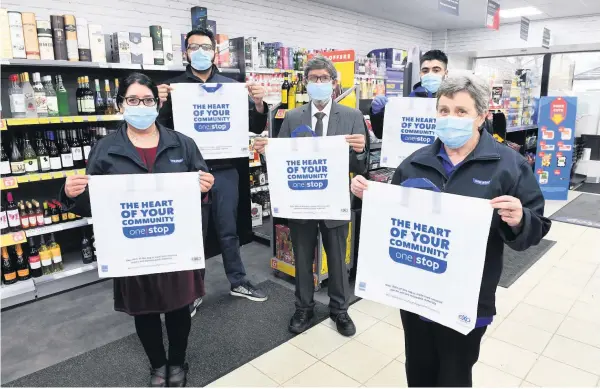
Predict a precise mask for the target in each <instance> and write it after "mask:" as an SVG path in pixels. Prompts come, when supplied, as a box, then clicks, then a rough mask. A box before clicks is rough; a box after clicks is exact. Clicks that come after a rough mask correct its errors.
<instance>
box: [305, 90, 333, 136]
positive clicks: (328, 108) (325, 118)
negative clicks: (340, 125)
mask: <svg viewBox="0 0 600 389" xmlns="http://www.w3.org/2000/svg"><path fill="white" fill-rule="evenodd" d="M317 112H323V113H324V114H325V116H323V136H327V127H329V116H330V114H331V99H329V102H328V103H327V105H326V106H325V108H323V110H322V111H319V109H318V108H317V107H316V106H315V103H313V102H311V103H310V116H311V123H312V129H313V131H315V129H316V128H317V117H316V116H315V114H316V113H317Z"/></svg>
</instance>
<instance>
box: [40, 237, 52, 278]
mask: <svg viewBox="0 0 600 389" xmlns="http://www.w3.org/2000/svg"><path fill="white" fill-rule="evenodd" d="M38 252H39V253H40V262H42V274H44V275H46V274H51V273H52V272H53V271H54V265H53V264H52V252H51V251H50V249H49V248H48V246H46V240H45V239H44V235H40V246H39V247H38Z"/></svg>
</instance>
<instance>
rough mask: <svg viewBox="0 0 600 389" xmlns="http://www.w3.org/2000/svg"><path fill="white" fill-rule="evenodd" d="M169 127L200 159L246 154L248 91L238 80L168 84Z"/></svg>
mask: <svg viewBox="0 0 600 389" xmlns="http://www.w3.org/2000/svg"><path fill="white" fill-rule="evenodd" d="M171 86H172V87H173V91H172V92H171V99H172V103H173V127H175V128H174V130H175V131H178V132H181V133H182V134H185V135H187V136H189V137H190V138H192V139H193V140H194V141H195V142H196V144H197V145H198V148H199V149H200V151H201V152H202V156H203V157H204V159H224V158H240V157H247V156H248V115H249V114H248V91H247V90H246V86H245V85H244V84H241V83H231V84H195V83H191V84H172V85H171Z"/></svg>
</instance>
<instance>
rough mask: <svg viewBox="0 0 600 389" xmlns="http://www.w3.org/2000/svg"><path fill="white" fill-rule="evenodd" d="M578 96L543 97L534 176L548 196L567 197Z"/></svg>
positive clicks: (550, 197)
mask: <svg viewBox="0 0 600 389" xmlns="http://www.w3.org/2000/svg"><path fill="white" fill-rule="evenodd" d="M576 111H577V97H551V96H545V97H542V98H541V99H540V111H539V112H540V113H539V118H538V125H539V130H538V146H537V155H536V159H535V176H536V178H537V180H538V182H539V184H540V188H541V189H542V193H543V194H544V198H545V199H546V200H566V199H567V194H568V192H569V185H570V181H571V167H572V165H573V142H574V138H575V119H576V114H577V112H576Z"/></svg>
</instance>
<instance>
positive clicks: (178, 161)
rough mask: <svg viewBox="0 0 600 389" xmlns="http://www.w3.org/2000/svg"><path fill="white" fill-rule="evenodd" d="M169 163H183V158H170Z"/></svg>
mask: <svg viewBox="0 0 600 389" xmlns="http://www.w3.org/2000/svg"><path fill="white" fill-rule="evenodd" d="M169 161H171V163H183V158H181V159H170V160H169Z"/></svg>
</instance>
